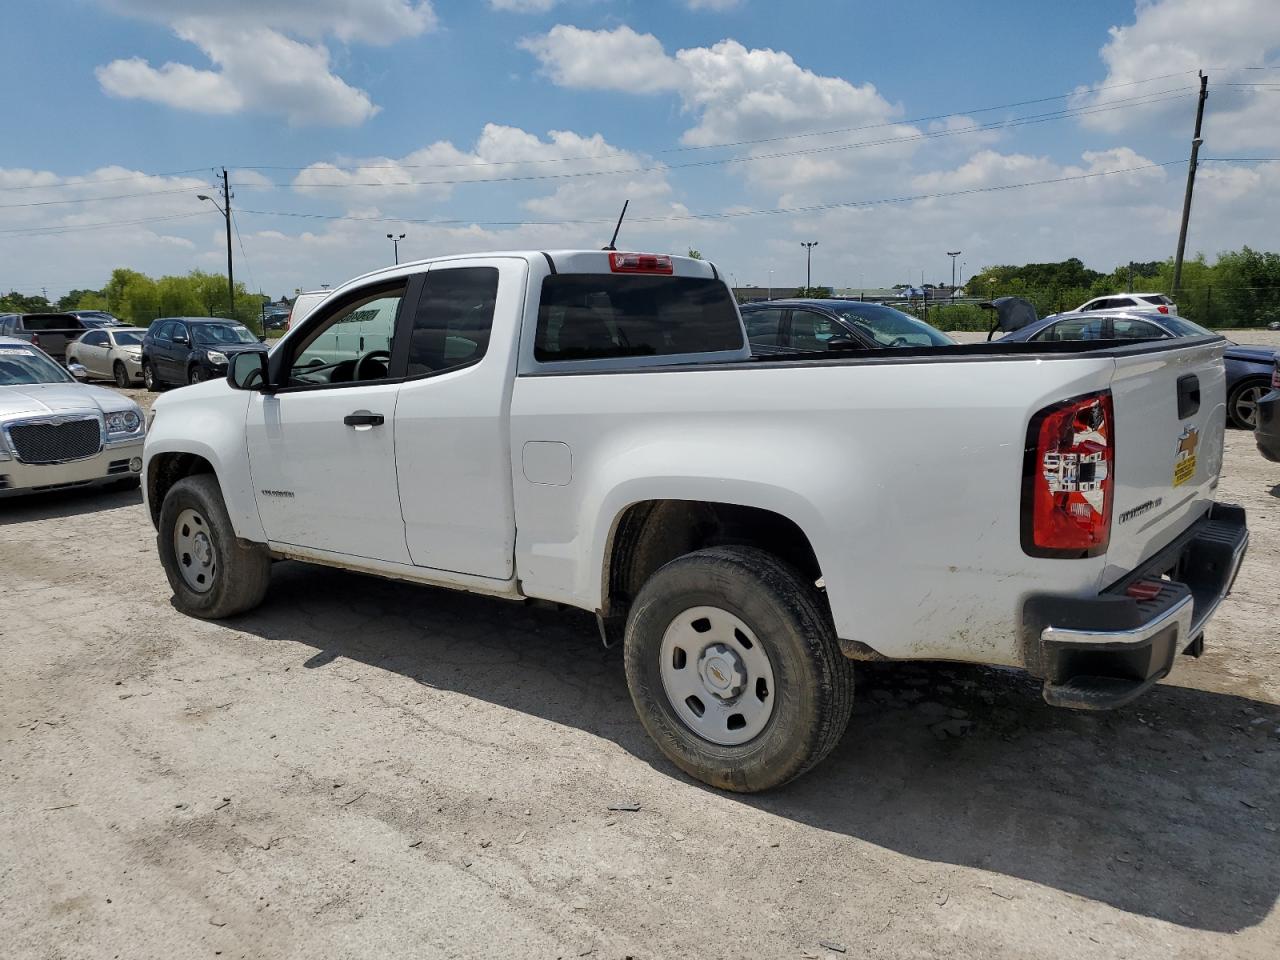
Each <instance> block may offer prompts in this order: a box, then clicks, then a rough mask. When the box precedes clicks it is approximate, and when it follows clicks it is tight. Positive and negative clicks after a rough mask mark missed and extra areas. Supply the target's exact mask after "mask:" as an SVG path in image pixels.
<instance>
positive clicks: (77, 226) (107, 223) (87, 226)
mask: <svg viewBox="0 0 1280 960" xmlns="http://www.w3.org/2000/svg"><path fill="white" fill-rule="evenodd" d="M202 216H204V211H203V210H198V211H196V212H195V213H175V214H170V215H169V216H165V217H140V218H139V219H137V220H101V221H97V222H94V223H73V224H60V225H58V226H56V227H17V228H14V229H7V230H0V234H22V235H24V236H32V237H38V236H53V235H54V234H59V233H79V232H80V231H81V230H103V229H109V228H111V227H131V226H134V225H136V224H140V223H160V222H161V221H164V220H187V219H189V218H191V217H202Z"/></svg>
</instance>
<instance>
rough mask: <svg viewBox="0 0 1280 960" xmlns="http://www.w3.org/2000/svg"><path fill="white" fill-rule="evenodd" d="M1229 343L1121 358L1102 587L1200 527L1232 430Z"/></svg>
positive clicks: (1199, 343) (1114, 386) (1114, 387)
mask: <svg viewBox="0 0 1280 960" xmlns="http://www.w3.org/2000/svg"><path fill="white" fill-rule="evenodd" d="M1226 348H1227V342H1226V341H1225V340H1221V339H1213V340H1208V339H1197V340H1194V341H1188V342H1187V344H1186V346H1178V347H1172V348H1171V347H1170V346H1167V345H1164V344H1162V345H1160V346H1159V347H1156V348H1151V347H1148V348H1145V349H1144V348H1136V349H1135V350H1134V351H1133V352H1131V353H1129V352H1125V353H1122V354H1120V355H1119V356H1118V357H1116V372H1115V378H1114V380H1113V381H1112V383H1111V393H1112V400H1113V404H1114V409H1115V457H1116V459H1115V474H1116V476H1115V499H1114V504H1115V506H1114V510H1113V514H1112V524H1111V542H1110V545H1109V546H1108V548H1107V569H1106V571H1105V572H1104V575H1103V585H1106V584H1108V583H1111V582H1114V581H1115V580H1116V579H1118V578H1119V577H1120V576H1122V575H1123V574H1124V573H1127V572H1128V571H1130V570H1132V569H1133V568H1134V567H1136V566H1138V565H1139V564H1140V563H1141V562H1142V561H1143V560H1146V559H1148V558H1149V557H1150V556H1152V554H1154V553H1156V551H1158V550H1160V549H1161V548H1162V547H1164V546H1166V545H1167V544H1168V543H1169V542H1170V541H1172V540H1173V539H1174V538H1176V537H1177V536H1178V534H1180V533H1182V532H1183V531H1184V530H1186V529H1187V528H1188V527H1189V526H1191V524H1192V523H1194V522H1195V521H1196V520H1198V519H1199V518H1200V517H1201V516H1202V515H1203V514H1204V512H1205V511H1206V510H1207V509H1208V507H1209V504H1210V503H1211V502H1212V500H1213V493H1214V490H1215V488H1216V487H1217V485H1218V473H1219V471H1220V470H1221V468H1222V442H1223V434H1224V431H1225V429H1226V388H1225V380H1226V375H1225V371H1224V369H1223V364H1222V354H1223V351H1224V350H1226Z"/></svg>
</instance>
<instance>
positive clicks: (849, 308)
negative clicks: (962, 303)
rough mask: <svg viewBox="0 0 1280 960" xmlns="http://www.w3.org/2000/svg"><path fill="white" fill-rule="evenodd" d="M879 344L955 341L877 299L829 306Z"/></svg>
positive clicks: (939, 344) (946, 343) (926, 344)
mask: <svg viewBox="0 0 1280 960" xmlns="http://www.w3.org/2000/svg"><path fill="white" fill-rule="evenodd" d="M830 309H831V310H834V311H835V312H836V313H837V314H839V315H840V316H841V317H842V318H844V319H845V320H846V321H848V322H849V323H851V324H853V325H854V326H855V327H857V328H858V330H859V331H861V332H862V333H864V334H866V335H867V336H869V337H871V338H872V339H874V340H875V341H876V343H878V344H880V345H881V346H882V347H946V346H951V345H953V344H954V343H955V341H954V340H952V339H951V338H950V337H948V336H947V335H946V334H944V333H940V332H939V331H937V330H935V329H933V327H931V326H929V325H928V324H927V323H924V322H923V321H920V320H917V319H916V318H915V317H912V316H909V315H908V314H905V313H903V312H902V311H901V310H895V309H893V307H886V306H883V305H882V304H879V303H844V304H839V305H836V304H832V305H831V307H830Z"/></svg>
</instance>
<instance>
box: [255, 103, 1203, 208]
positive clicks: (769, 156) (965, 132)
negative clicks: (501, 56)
mask: <svg viewBox="0 0 1280 960" xmlns="http://www.w3.org/2000/svg"><path fill="white" fill-rule="evenodd" d="M1163 92H1164V93H1169V92H1170V91H1163ZM1191 96H1193V94H1187V93H1177V94H1176V95H1173V96H1161V97H1159V98H1158V99H1148V100H1146V101H1145V102H1144V103H1142V104H1132V103H1124V104H1111V105H1107V106H1100V107H1093V108H1088V109H1068V110H1055V111H1051V112H1049V113H1043V114H1031V115H1029V116H1025V117H1015V118H1013V119H1012V120H998V121H993V122H991V123H988V124H983V125H977V126H973V127H963V128H960V129H954V130H936V131H933V132H930V133H921V134H913V135H911V136H907V137H887V138H884V139H881V140H863V141H859V142H857V143H845V144H830V145H827V146H823V147H806V148H803V149H799V150H787V151H782V152H778V153H760V154H748V155H746V156H737V157H718V158H716V159H712V160H695V161H691V162H689V163H674V164H657V165H654V166H646V167H627V168H623V169H615V170H573V171H570V172H568V173H531V174H520V175H512V176H500V177H469V178H462V179H448V180H361V181H354V182H352V181H348V182H346V183H297V182H296V181H294V182H293V183H292V184H289V183H277V184H275V185H276V186H290V185H292V186H294V187H295V188H306V189H339V190H345V189H352V188H359V187H379V188H387V187H424V186H459V185H462V184H471V183H529V182H536V181H545V180H574V179H579V178H582V177H610V176H632V175H635V174H642V173H659V172H661V173H666V172H669V171H672V170H689V169H695V168H700V167H714V166H725V165H727V164H735V163H755V162H758V161H761V160H781V159H789V158H792V157H801V156H813V155H816V154H823V153H837V152H841V151H845V150H859V149H864V148H866V147H877V146H885V145H888V144H898V143H914V142H920V141H925V140H939V139H943V138H946V137H959V136H969V135H972V134H975V133H983V132H987V131H990V130H998V129H999V130H1003V129H1008V128H1011V127H1022V126H1030V125H1032V124H1038V123H1048V122H1050V121H1053V120H1061V119H1065V118H1069V117H1079V116H1088V115H1091V114H1095V113H1105V112H1108V111H1111V110H1120V109H1130V108H1131V107H1133V106H1146V105H1148V104H1150V103H1160V102H1164V101H1166V100H1181V99H1187V98H1189V97H1191ZM593 159H599V158H593ZM463 166H466V165H465V164H464V165H463ZM301 169H304V170H305V169H308V168H301ZM356 169H361V168H356ZM407 169H408V168H407Z"/></svg>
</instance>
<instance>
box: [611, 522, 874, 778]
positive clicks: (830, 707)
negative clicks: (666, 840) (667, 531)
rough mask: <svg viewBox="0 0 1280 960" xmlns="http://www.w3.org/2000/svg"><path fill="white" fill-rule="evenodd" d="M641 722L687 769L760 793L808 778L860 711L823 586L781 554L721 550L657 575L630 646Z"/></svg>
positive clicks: (631, 629)
mask: <svg viewBox="0 0 1280 960" xmlns="http://www.w3.org/2000/svg"><path fill="white" fill-rule="evenodd" d="M624 659H625V661H626V672H627V685H628V687H629V688H630V690H631V699H632V702H633V703H634V704H635V707H636V711H637V713H639V715H640V721H641V723H643V724H644V727H645V730H646V731H648V733H649V736H651V737H652V738H653V740H654V742H656V743H657V745H658V747H659V748H660V749H661V750H662V752H663V753H665V754H666V755H667V757H668V758H670V759H671V761H672V762H673V763H675V764H676V766H678V767H679V768H680V769H682V770H684V771H685V772H686V773H688V774H690V775H691V776H693V777H696V778H697V779H699V780H701V781H703V782H704V783H708V784H710V785H711V786H714V787H720V788H723V789H726V790H735V791H740V792H744V793H751V792H755V791H758V790H767V789H769V788H770V787H775V786H778V785H779V784H783V783H786V782H787V781H788V780H791V779H793V778H795V777H798V776H800V775H801V774H802V773H804V772H805V771H807V770H809V769H810V768H811V767H813V766H814V765H815V764H817V763H818V762H819V761H820V760H822V759H823V758H824V757H825V756H826V755H827V754H828V753H830V752H831V750H832V749H833V748H834V747H835V745H836V744H837V743H839V741H840V737H841V736H842V735H843V733H844V730H845V727H846V726H847V725H848V722H849V714H850V711H851V710H852V709H853V665H852V664H851V663H850V662H849V661H848V660H847V659H845V657H844V656H843V655H842V654H841V652H840V649H839V644H838V642H837V640H836V636H835V629H834V627H833V625H832V623H831V618H830V616H829V614H828V613H827V611H826V609H825V606H824V604H823V603H822V600H821V597H820V596H819V594H818V592H817V590H816V588H815V587H814V586H813V585H812V584H811V583H810V582H808V581H807V580H806V578H805V577H804V576H803V575H802V574H801V573H799V571H797V570H795V569H794V568H792V567H790V566H789V565H787V564H786V563H784V562H783V561H781V560H779V559H778V558H777V557H775V556H774V555H773V554H770V553H767V552H766V551H764V550H759V549H757V548H754V547H714V548H711V549H707V550H699V551H697V552H696V553H691V554H687V555H686V556H683V557H680V558H678V559H676V560H673V561H672V562H671V563H668V564H667V565H666V566H664V567H662V568H661V569H660V570H658V572H657V573H655V574H654V575H653V576H652V577H651V578H650V579H649V581H648V583H646V584H645V586H644V588H643V589H642V590H641V591H640V594H639V596H638V597H637V598H636V602H635V605H634V607H633V608H632V611H631V615H630V617H629V619H628V622H627V630H626V637H625V640H624Z"/></svg>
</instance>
